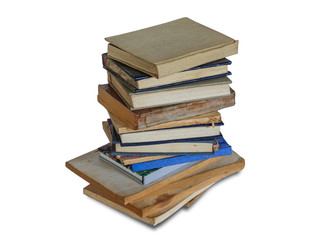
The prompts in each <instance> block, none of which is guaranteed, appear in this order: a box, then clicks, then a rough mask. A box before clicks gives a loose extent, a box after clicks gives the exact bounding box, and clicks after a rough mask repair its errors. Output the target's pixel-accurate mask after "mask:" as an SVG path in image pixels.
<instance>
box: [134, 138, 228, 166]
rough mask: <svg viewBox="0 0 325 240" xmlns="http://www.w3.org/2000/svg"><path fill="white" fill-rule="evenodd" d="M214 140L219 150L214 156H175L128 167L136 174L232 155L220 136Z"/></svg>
mask: <svg viewBox="0 0 325 240" xmlns="http://www.w3.org/2000/svg"><path fill="white" fill-rule="evenodd" d="M216 140H217V141H218V143H219V149H218V150H217V151H215V152H214V155H204V154H202V155H187V156H176V157H171V158H164V159H159V160H154V161H148V162H142V163H135V164H131V165H129V167H130V169H131V170H132V171H133V172H138V171H143V170H149V169H154V168H160V167H167V166H171V165H176V164H183V163H186V162H193V161H199V160H205V159H208V158H213V157H220V156H226V155H231V153H232V149H231V146H230V145H229V144H228V143H227V142H226V141H225V139H224V138H223V136H222V135H220V136H219V137H217V138H216Z"/></svg>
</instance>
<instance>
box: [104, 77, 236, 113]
mask: <svg viewBox="0 0 325 240" xmlns="http://www.w3.org/2000/svg"><path fill="white" fill-rule="evenodd" d="M107 75H108V81H109V83H110V84H111V85H112V87H113V88H114V89H115V90H116V93H117V94H119V95H120V97H121V99H122V100H123V101H124V103H125V104H126V105H127V106H129V107H130V108H132V109H144V108H152V107H160V106H167V105H174V104H180V103H185V102H191V101H199V100H204V99H210V98H216V97H221V96H228V95H230V87H229V84H230V83H231V80H230V79H229V78H228V77H218V78H212V79H208V80H203V81H198V82H191V83H186V84H181V85H176V86H170V87H166V88H162V89H156V90H150V91H141V92H136V91H135V89H130V87H129V86H127V85H126V84H125V83H124V82H123V81H122V80H121V79H120V77H119V76H118V75H113V74H111V73H110V72H107ZM194 92H195V94H193V93H194Z"/></svg>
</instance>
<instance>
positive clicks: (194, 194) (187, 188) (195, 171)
mask: <svg viewBox="0 0 325 240" xmlns="http://www.w3.org/2000/svg"><path fill="white" fill-rule="evenodd" d="M244 166H245V160H244V159H243V158H242V157H240V156H239V155H238V154H237V153H236V152H234V151H232V154H231V155H227V156H222V157H212V158H209V159H206V160H202V161H196V162H195V163H193V164H191V165H190V166H184V167H180V168H177V169H176V170H175V171H173V172H170V173H168V174H167V175H165V176H162V177H161V178H159V179H157V180H156V181H154V182H152V183H150V184H148V185H143V184H141V183H139V182H138V181H135V180H134V179H133V178H132V177H130V176H129V175H127V174H125V173H123V172H121V171H120V170H118V169H117V168H116V167H115V166H114V165H111V164H108V163H106V162H105V161H103V160H102V159H101V158H100V151H99V150H94V151H91V152H89V153H86V154H84V155H82V156H80V157H77V158H75V159H72V160H70V161H68V162H66V167H67V168H69V169H70V170H71V171H72V172H74V173H75V174H77V175H78V176H80V177H81V178H83V179H84V180H86V181H87V182H88V183H89V184H90V185H89V186H87V187H85V188H84V194H85V195H87V196H89V197H91V198H93V199H96V200H98V201H100V202H102V203H104V204H106V205H108V206H110V207H113V208H115V209H117V210H119V211H121V212H123V213H125V214H127V215H129V216H131V217H134V218H136V219H138V220H141V221H143V222H145V223H148V224H150V225H157V224H159V223H161V222H162V221H164V220H166V219H167V218H168V217H169V216H171V215H172V214H174V213H175V212H176V211H177V210H179V209H180V208H182V207H183V206H190V205H191V204H192V203H193V202H194V201H196V200H197V198H198V197H199V196H201V195H202V194H203V192H204V191H206V190H207V189H208V188H209V187H211V186H212V185H213V184H214V183H216V182H218V181H219V180H221V179H223V178H225V177H227V176H229V175H231V174H233V173H236V172H238V171H240V170H242V169H243V168H244Z"/></svg>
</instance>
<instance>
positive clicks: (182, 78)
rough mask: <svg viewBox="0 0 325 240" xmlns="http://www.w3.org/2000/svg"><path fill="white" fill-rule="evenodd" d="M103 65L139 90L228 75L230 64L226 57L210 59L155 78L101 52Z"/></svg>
mask: <svg viewBox="0 0 325 240" xmlns="http://www.w3.org/2000/svg"><path fill="white" fill-rule="evenodd" d="M102 60H103V67H104V68H105V69H106V70H107V71H110V72H112V73H115V74H117V75H119V76H120V77H121V79H122V80H123V81H125V82H126V83H127V84H129V85H131V86H133V87H134V88H136V89H140V90H150V89H151V90H153V89H157V88H159V87H167V86H172V85H177V84H183V83H188V82H192V81H201V80H206V79H209V78H214V77H224V76H227V75H230V74H231V72H229V71H228V65H230V64H231V61H229V60H228V59H226V58H223V59H220V60H216V61H212V62H209V63H206V64H202V65H200V66H197V67H194V68H190V69H187V70H184V71H181V72H177V73H174V74H171V75H168V76H166V77H162V78H155V77H152V76H150V75H148V74H146V73H144V72H141V71H138V70H137V69H134V68H131V67H129V66H127V65H125V64H123V63H120V62H118V61H115V60H113V59H111V58H109V57H107V54H106V53H103V54H102Z"/></svg>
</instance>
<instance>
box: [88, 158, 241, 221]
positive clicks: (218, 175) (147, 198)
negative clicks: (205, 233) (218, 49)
mask: <svg viewBox="0 0 325 240" xmlns="http://www.w3.org/2000/svg"><path fill="white" fill-rule="evenodd" d="M244 165H245V161H244V160H243V159H242V158H240V157H239V156H238V155H237V157H235V158H234V156H232V155H231V156H228V157H226V158H224V159H223V163H221V162H219V163H216V162H215V164H210V166H209V168H206V169H205V171H202V172H200V173H198V174H195V175H193V176H189V177H185V178H183V179H180V180H178V181H174V182H172V183H169V184H166V185H163V186H161V187H160V188H158V189H156V190H153V191H151V192H148V193H147V194H145V195H143V196H142V197H139V198H138V199H137V200H136V201H134V202H132V203H130V204H126V205H124V204H121V203H120V202H118V201H116V199H115V198H113V197H112V196H111V195H109V194H107V193H105V192H104V191H103V188H98V187H94V188H95V189H94V190H95V191H96V189H98V190H97V191H96V192H99V193H101V194H100V195H102V198H106V199H108V200H110V202H113V203H115V204H116V205H115V206H116V207H114V206H113V207H114V208H116V209H118V210H120V211H122V212H124V213H125V211H127V212H130V213H132V214H129V215H131V216H132V215H133V217H136V218H138V219H140V218H142V219H143V218H149V219H155V218H157V217H161V218H163V216H166V218H167V217H169V216H170V215H171V214H172V213H174V212H176V211H177V210H178V209H180V208H181V207H182V206H183V205H184V204H186V203H187V202H188V201H190V200H191V199H193V198H195V197H196V196H197V195H199V194H201V193H202V192H204V191H205V190H206V189H207V188H209V187H210V186H211V185H212V184H214V183H216V182H218V181H219V180H221V179H223V178H225V177H227V176H229V175H231V174H233V173H235V172H238V171H240V170H242V169H243V167H244ZM85 194H86V193H85ZM87 195H88V194H87ZM93 196H94V195H93ZM93 196H91V197H93ZM95 199H96V198H95ZM97 200H99V199H97ZM108 205H110V204H108ZM110 206H111V205H110ZM172 209H174V211H172V213H171V212H170V211H171V210H172ZM169 213H171V214H169ZM166 218H163V220H165V219H166ZM142 219H140V220H142ZM145 222H146V221H145Z"/></svg>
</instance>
